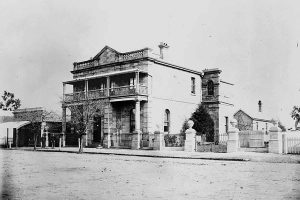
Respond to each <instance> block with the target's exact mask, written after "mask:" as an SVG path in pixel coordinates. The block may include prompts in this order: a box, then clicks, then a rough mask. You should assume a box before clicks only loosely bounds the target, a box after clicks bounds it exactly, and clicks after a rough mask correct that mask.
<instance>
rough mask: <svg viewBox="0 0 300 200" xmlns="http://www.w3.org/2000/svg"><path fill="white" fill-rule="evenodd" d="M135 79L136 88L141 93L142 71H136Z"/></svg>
mask: <svg viewBox="0 0 300 200" xmlns="http://www.w3.org/2000/svg"><path fill="white" fill-rule="evenodd" d="M135 80H136V83H135V90H136V93H137V94H139V92H140V72H139V71H137V72H135Z"/></svg>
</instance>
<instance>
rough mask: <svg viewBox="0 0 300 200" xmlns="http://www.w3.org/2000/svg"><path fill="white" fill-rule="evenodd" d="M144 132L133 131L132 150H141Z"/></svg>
mask: <svg viewBox="0 0 300 200" xmlns="http://www.w3.org/2000/svg"><path fill="white" fill-rule="evenodd" d="M141 134H142V131H133V133H132V140H131V149H140V146H141V145H140V142H141Z"/></svg>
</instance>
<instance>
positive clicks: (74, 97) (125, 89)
mask: <svg viewBox="0 0 300 200" xmlns="http://www.w3.org/2000/svg"><path fill="white" fill-rule="evenodd" d="M147 94H148V92H147V86H142V85H141V86H140V90H139V93H137V92H136V86H135V85H132V86H130V85H127V86H121V87H115V88H109V96H110V97H116V96H129V95H147ZM104 97H107V90H106V89H98V90H89V91H88V93H87V98H89V99H98V98H104ZM85 99H86V96H85V92H84V91H82V92H74V93H71V94H65V98H64V101H65V102H73V101H82V100H85Z"/></svg>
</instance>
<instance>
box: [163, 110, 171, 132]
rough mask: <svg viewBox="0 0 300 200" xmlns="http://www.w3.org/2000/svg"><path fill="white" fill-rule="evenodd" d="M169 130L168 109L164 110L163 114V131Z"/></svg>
mask: <svg viewBox="0 0 300 200" xmlns="http://www.w3.org/2000/svg"><path fill="white" fill-rule="evenodd" d="M169 131H170V111H169V109H166V110H165V116H164V132H169Z"/></svg>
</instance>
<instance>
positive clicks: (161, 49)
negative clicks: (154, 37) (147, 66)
mask: <svg viewBox="0 0 300 200" xmlns="http://www.w3.org/2000/svg"><path fill="white" fill-rule="evenodd" d="M158 47H159V57H160V58H161V59H164V49H168V48H169V46H168V44H167V43H164V42H161V43H160V44H159V45H158Z"/></svg>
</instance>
